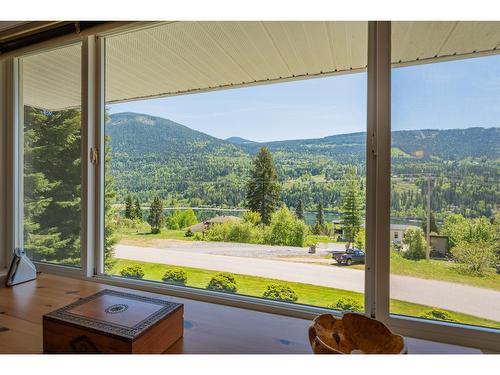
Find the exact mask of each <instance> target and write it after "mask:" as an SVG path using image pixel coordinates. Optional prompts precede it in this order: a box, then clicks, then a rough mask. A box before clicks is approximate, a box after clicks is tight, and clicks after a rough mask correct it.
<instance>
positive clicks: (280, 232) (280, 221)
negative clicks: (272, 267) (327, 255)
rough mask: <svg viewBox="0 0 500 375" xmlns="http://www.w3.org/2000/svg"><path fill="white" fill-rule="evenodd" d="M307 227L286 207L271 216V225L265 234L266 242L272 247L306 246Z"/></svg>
mask: <svg viewBox="0 0 500 375" xmlns="http://www.w3.org/2000/svg"><path fill="white" fill-rule="evenodd" d="M307 233H308V228H307V225H306V224H305V223H304V222H303V221H302V220H300V219H297V217H296V216H295V214H294V213H293V212H291V211H290V210H289V209H288V208H287V207H286V206H285V205H283V206H281V208H280V209H279V210H278V211H276V212H275V213H273V214H272V215H271V223H270V224H269V227H267V228H266V231H265V233H264V242H265V243H268V244H270V245H286V246H299V247H302V246H304V242H305V239H306V236H307Z"/></svg>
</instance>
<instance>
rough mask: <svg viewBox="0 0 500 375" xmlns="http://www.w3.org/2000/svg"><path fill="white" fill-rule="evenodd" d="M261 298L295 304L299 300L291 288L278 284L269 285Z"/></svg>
mask: <svg viewBox="0 0 500 375" xmlns="http://www.w3.org/2000/svg"><path fill="white" fill-rule="evenodd" d="M262 297H264V298H269V299H275V300H278V301H285V302H295V301H297V300H298V299H299V297H298V296H297V293H295V291H294V290H293V289H292V288H290V287H289V286H288V285H280V284H269V285H268V286H267V287H266V290H265V291H264V294H263V295H262Z"/></svg>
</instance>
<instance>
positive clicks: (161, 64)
mask: <svg viewBox="0 0 500 375" xmlns="http://www.w3.org/2000/svg"><path fill="white" fill-rule="evenodd" d="M367 33H368V24H367V22H347V21H342V22H337V21H331V22H330V21H329V22H320V21H315V22H288V21H276V22H271V21H266V22H261V21H251V22H230V21H224V22H223V21H213V22H208V21H207V22H196V21H191V22H187V21H183V22H172V23H163V24H161V25H155V26H154V27H149V28H143V29H141V30H138V31H134V32H129V33H126V34H118V35H114V36H110V37H108V38H107V39H106V101H107V102H110V103H111V102H120V101H125V100H134V99H139V98H148V97H158V96H166V95H178V94H182V93H188V92H197V91H202V90H209V89H214V88H227V87H236V86H244V85H251V84H255V83H266V82H275V81H279V80H285V79H296V78H308V77H310V76H321V75H331V74H344V73H351V72H359V71H364V70H365V69H366V61H367ZM392 38H393V44H392V62H393V63H394V64H406V65H412V64H419V63H421V62H423V61H425V62H432V61H434V60H435V59H438V58H443V57H447V58H452V59H459V58H467V57H471V56H475V54H483V53H497V50H495V48H498V46H499V44H500V22H448V21H447V22H393V27H392ZM79 58H80V54H79V50H78V48H76V49H75V48H73V49H67V48H65V49H61V50H55V51H51V52H48V53H43V54H40V55H36V56H31V57H28V58H26V59H24V60H25V84H26V88H25V95H26V97H25V100H26V103H29V104H30V105H34V106H38V107H43V108H48V109H58V108H66V107H71V106H76V105H79V100H80V86H79V85H78V84H77V83H76V82H75V80H74V77H75V76H76V75H77V73H78V71H79V69H80V61H79ZM26 72H29V73H28V74H27V73H26Z"/></svg>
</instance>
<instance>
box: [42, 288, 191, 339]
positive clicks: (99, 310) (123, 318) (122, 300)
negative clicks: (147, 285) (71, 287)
mask: <svg viewBox="0 0 500 375" xmlns="http://www.w3.org/2000/svg"><path fill="white" fill-rule="evenodd" d="M182 306H183V305H182V304H181V303H175V302H170V301H165V300H162V299H159V298H152V297H145V296H142V295H137V294H132V293H125V292H121V291H116V290H110V289H104V290H101V291H100V292H98V293H96V294H93V295H91V296H88V297H85V298H81V299H79V300H78V301H76V302H74V303H71V304H69V305H67V306H64V307H62V308H60V309H57V310H55V311H52V312H50V313H48V314H46V315H44V319H49V320H55V321H59V322H64V323H66V324H68V325H72V326H76V327H80V328H84V329H89V330H92V331H95V332H99V333H103V334H107V335H111V336H119V337H121V338H123V339H127V340H134V339H136V338H137V337H139V336H140V335H141V334H143V333H144V332H146V331H147V330H148V329H150V328H151V327H153V326H154V325H155V324H156V323H158V322H159V321H161V320H162V319H164V318H165V317H166V316H168V315H170V314H173V313H174V312H176V311H177V310H179V309H180V308H182Z"/></svg>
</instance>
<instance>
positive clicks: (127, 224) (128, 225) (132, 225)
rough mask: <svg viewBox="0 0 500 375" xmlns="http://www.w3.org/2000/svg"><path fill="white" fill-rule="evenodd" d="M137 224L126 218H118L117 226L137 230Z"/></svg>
mask: <svg viewBox="0 0 500 375" xmlns="http://www.w3.org/2000/svg"><path fill="white" fill-rule="evenodd" d="M138 224H139V222H138V221H136V220H133V219H128V218H126V217H120V219H119V221H118V226H119V227H120V228H125V229H137V227H138V226H139V225H138Z"/></svg>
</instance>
